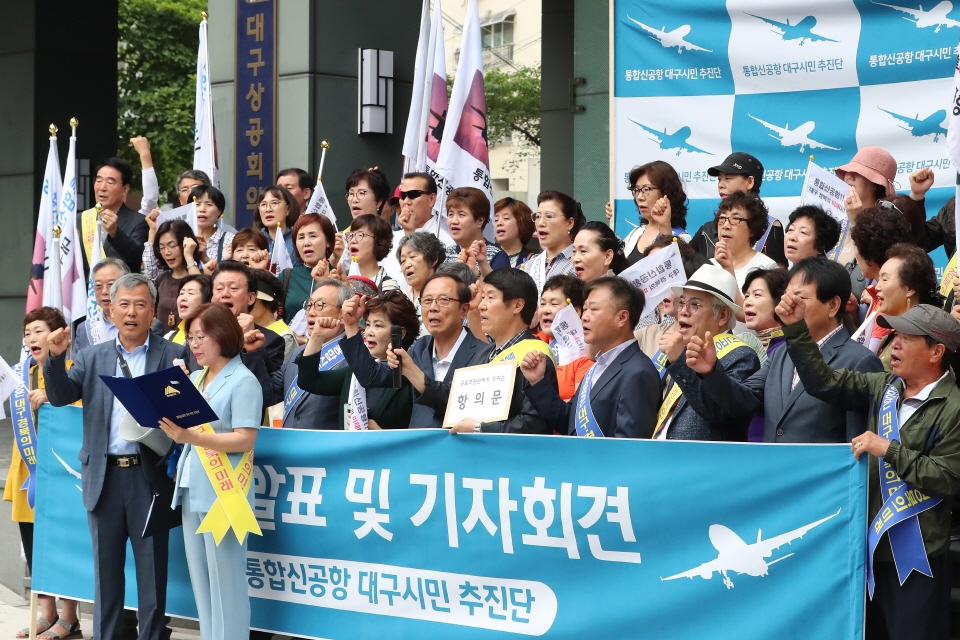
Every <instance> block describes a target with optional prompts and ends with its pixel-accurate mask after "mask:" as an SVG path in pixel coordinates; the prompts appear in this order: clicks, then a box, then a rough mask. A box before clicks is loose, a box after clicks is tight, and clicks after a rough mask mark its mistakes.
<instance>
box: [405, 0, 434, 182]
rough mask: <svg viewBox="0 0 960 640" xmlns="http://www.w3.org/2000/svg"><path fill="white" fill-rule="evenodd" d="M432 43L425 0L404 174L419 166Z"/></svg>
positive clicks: (428, 1) (406, 135) (408, 125)
mask: <svg viewBox="0 0 960 640" xmlns="http://www.w3.org/2000/svg"><path fill="white" fill-rule="evenodd" d="M430 42H431V40H430V0H423V7H422V9H421V11H420V37H419V38H418V39H417V57H416V60H415V62H414V65H413V95H412V96H411V97H410V111H409V112H408V113H407V130H406V132H404V134H403V155H404V156H406V161H405V163H404V173H406V172H407V171H412V170H413V169H412V167H415V166H416V164H417V148H418V145H419V143H420V131H421V122H420V121H421V120H422V119H423V117H422V116H423V96H424V93H425V91H424V85H425V83H426V77H427V60H428V58H427V54H428V49H429V48H430Z"/></svg>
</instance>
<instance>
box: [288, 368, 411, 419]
mask: <svg viewBox="0 0 960 640" xmlns="http://www.w3.org/2000/svg"><path fill="white" fill-rule="evenodd" d="M295 362H296V364H297V365H298V366H299V371H300V378H299V380H298V381H297V385H298V386H299V387H300V388H301V389H303V390H304V391H308V392H310V393H315V394H317V395H320V396H340V413H339V416H340V422H339V424H340V425H341V429H342V428H343V427H342V425H343V421H344V405H345V404H347V402H349V401H350V379H351V378H352V377H353V371H352V370H351V369H350V368H349V367H339V368H337V369H332V370H330V371H318V368H319V365H320V354H319V353H314V354H312V355H309V356H305V355H300V356H297V359H296V361H295ZM401 380H402V381H403V384H402V386H401V387H400V388H399V389H393V388H390V389H377V388H375V389H367V415H368V417H369V418H370V419H371V420H374V421H376V423H377V424H378V425H380V428H382V429H406V428H407V427H408V426H409V425H410V412H411V411H412V410H413V399H414V389H413V385H411V384H410V381H409V380H407V379H406V378H401Z"/></svg>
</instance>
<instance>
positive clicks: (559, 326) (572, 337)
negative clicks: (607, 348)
mask: <svg viewBox="0 0 960 640" xmlns="http://www.w3.org/2000/svg"><path fill="white" fill-rule="evenodd" d="M550 331H551V332H552V333H553V339H554V340H556V341H557V364H559V365H560V366H563V365H566V364H570V363H571V362H573V361H574V360H576V359H577V358H582V357H583V356H585V355H587V352H588V350H587V343H586V341H584V339H583V324H582V323H581V322H580V316H578V315H577V310H576V309H575V308H574V307H573V305H572V304H568V305H567V306H565V307H564V308H563V309H560V311H557V314H556V315H555V316H554V318H553V324H552V325H550Z"/></svg>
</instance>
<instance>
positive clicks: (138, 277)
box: [110, 273, 157, 306]
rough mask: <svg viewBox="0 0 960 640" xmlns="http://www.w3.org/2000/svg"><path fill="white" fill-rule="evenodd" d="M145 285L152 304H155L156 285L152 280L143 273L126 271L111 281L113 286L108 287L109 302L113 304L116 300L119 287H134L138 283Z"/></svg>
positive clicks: (137, 285) (127, 288)
mask: <svg viewBox="0 0 960 640" xmlns="http://www.w3.org/2000/svg"><path fill="white" fill-rule="evenodd" d="M142 284H145V285H147V289H148V290H149V291H150V299H151V300H152V301H153V306H157V285H155V284H153V280H151V279H150V278H148V277H147V276H145V275H143V274H142V273H128V274H126V275H123V276H120V277H119V278H117V280H116V281H115V282H114V283H113V286H112V287H110V304H115V303H116V301H117V293H118V292H119V291H120V289H126V290H128V291H129V290H130V289H136V288H137V287H139V286H140V285H142Z"/></svg>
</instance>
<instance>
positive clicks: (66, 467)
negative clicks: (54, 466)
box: [50, 449, 83, 491]
mask: <svg viewBox="0 0 960 640" xmlns="http://www.w3.org/2000/svg"><path fill="white" fill-rule="evenodd" d="M50 451H53V455H54V457H55V458H56V459H57V460H59V461H60V464H62V465H63V468H64V469H66V470H67V473H69V474H70V475H72V476H73V477H74V478H76V479H77V480H82V479H83V476H82V475H81V474H80V472H79V471H74V470H73V467H71V466H70V465H68V464H67V463H66V462H65V461H64V460H63V458H61V457H60V456H59V455H57V452H56V451H54V450H53V449H50ZM74 486H75V487H76V488H77V489H80V490H81V491H83V489H81V488H80V485H78V484H76V485H74Z"/></svg>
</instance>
